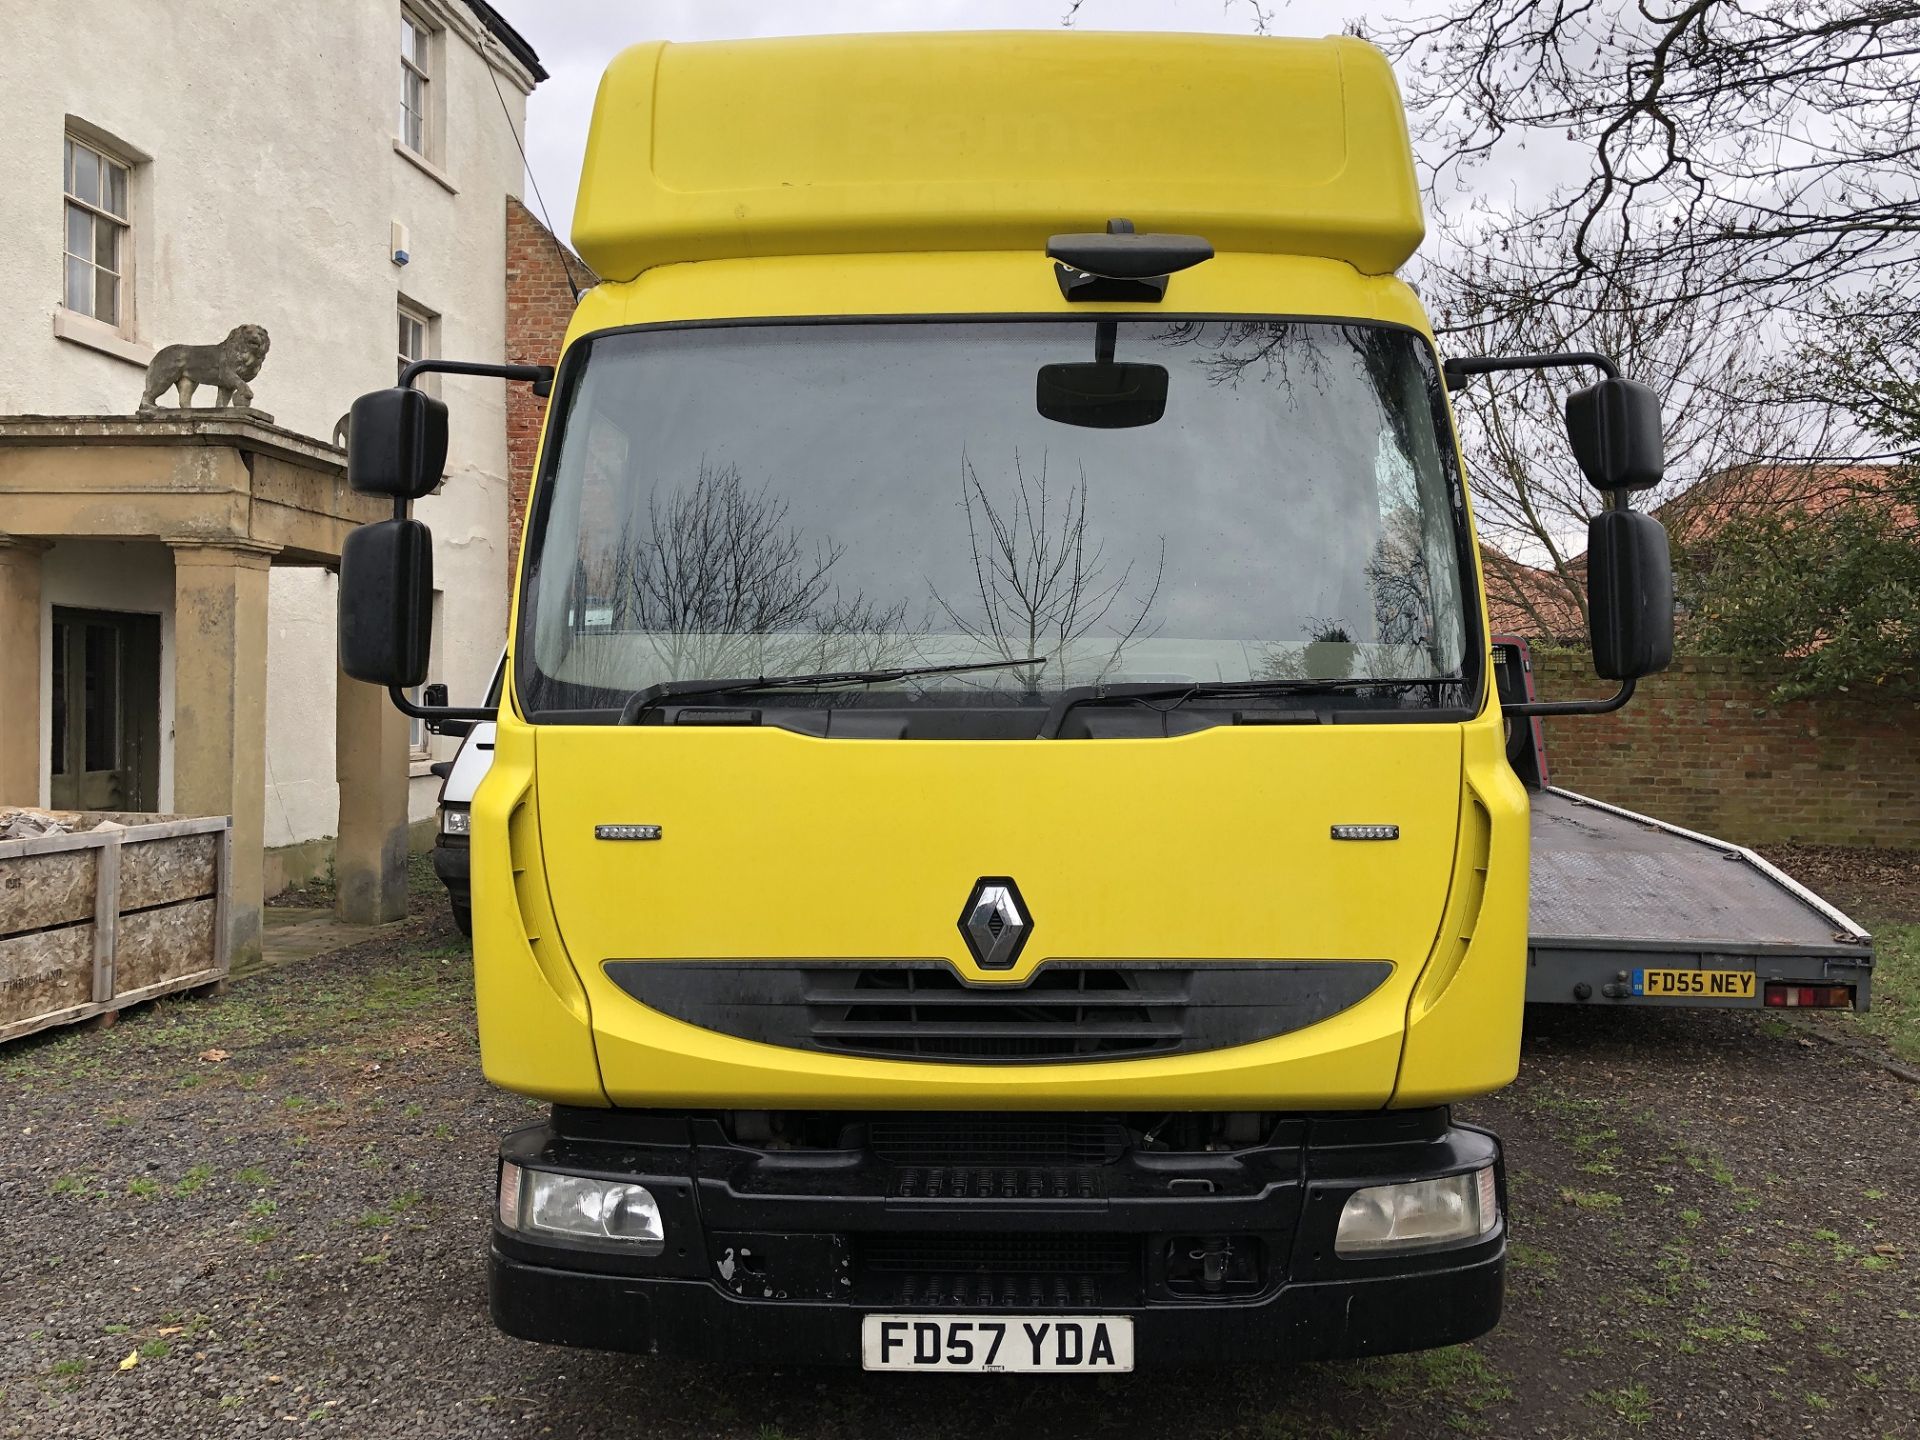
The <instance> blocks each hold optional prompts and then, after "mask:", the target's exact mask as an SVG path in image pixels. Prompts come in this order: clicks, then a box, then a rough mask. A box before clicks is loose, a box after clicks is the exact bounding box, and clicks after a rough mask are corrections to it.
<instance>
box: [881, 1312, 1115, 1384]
mask: <svg viewBox="0 0 1920 1440" xmlns="http://www.w3.org/2000/svg"><path fill="white" fill-rule="evenodd" d="M860 1364H861V1367H862V1368H863V1369H867V1370H976V1371H984V1372H986V1373H987V1374H994V1375H1007V1374H1019V1375H1025V1374H1032V1373H1034V1372H1035V1371H1041V1370H1065V1371H1070V1372H1072V1373H1074V1374H1087V1373H1089V1372H1097V1373H1102V1374H1108V1373H1117V1372H1119V1371H1122V1370H1131V1369H1133V1321H1132V1320H1131V1319H1129V1318H1128V1317H1127V1316H1125V1315H1076V1316H1072V1317H1067V1316H1054V1315H1011V1316H1008V1317H1007V1318H1006V1319H1004V1320H989V1319H985V1318H983V1317H982V1316H979V1315H868V1316H866V1317H864V1318H863V1319H862V1321H861V1323H860Z"/></svg>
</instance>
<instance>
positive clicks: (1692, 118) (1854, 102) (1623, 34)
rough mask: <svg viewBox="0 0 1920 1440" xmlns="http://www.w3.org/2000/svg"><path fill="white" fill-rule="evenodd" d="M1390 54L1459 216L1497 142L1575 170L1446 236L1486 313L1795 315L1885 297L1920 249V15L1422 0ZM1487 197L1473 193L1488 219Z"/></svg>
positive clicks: (1442, 200)
mask: <svg viewBox="0 0 1920 1440" xmlns="http://www.w3.org/2000/svg"><path fill="white" fill-rule="evenodd" d="M1382 11H1383V13H1382V14H1381V15H1380V16H1379V17H1378V18H1375V19H1372V20H1370V21H1369V22H1367V23H1365V24H1363V25H1361V26H1360V27H1358V28H1360V29H1361V30H1362V31H1363V33H1365V34H1366V35H1367V36H1368V38H1370V39H1372V40H1374V41H1375V42H1376V43H1378V44H1380V45H1381V46H1383V48H1385V49H1386V50H1387V52H1388V53H1389V55H1391V56H1392V57H1393V58H1394V60H1395V61H1396V64H1397V66H1398V68H1399V70H1400V72H1401V74H1402V77H1403V80H1404V82H1405V84H1406V88H1407V93H1408V98H1409V104H1410V108H1411V110H1412V112H1413V115H1414V119H1415V127H1416V131H1417V132H1418V133H1421V134H1422V135H1423V137H1424V139H1425V141H1426V146H1427V149H1428V160H1429V162H1430V174H1431V182H1432V183H1431V184H1430V187H1429V188H1430V192H1431V193H1432V195H1433V196H1434V199H1435V201H1436V204H1438V205H1440V206H1441V208H1443V209H1446V208H1451V206H1452V202H1454V200H1455V199H1456V197H1457V196H1458V194H1459V193H1460V192H1461V190H1462V189H1463V188H1466V187H1469V186H1471V184H1472V176H1471V172H1472V171H1473V170H1475V169H1476V168H1477V167H1479V166H1480V165H1482V164H1483V163H1484V162H1487V161H1488V160H1489V159H1490V157H1493V156H1494V155H1496V153H1504V151H1505V147H1507V146H1509V145H1514V146H1524V145H1533V146H1535V147H1541V146H1547V147H1551V146H1553V145H1557V144H1560V143H1562V142H1568V141H1570V142H1572V144H1571V145H1570V146H1569V147H1568V150H1569V158H1570V159H1571V160H1572V162H1573V163H1574V164H1576V165H1583V166H1584V172H1585V173H1584V174H1583V175H1581V176H1580V177H1579V178H1577V179H1575V180H1573V181H1572V182H1570V183H1567V184H1564V185H1561V186H1558V187H1555V188H1554V189H1553V190H1552V191H1551V193H1550V194H1548V195H1547V196H1546V197H1545V198H1544V199H1541V200H1540V201H1538V202H1537V203H1534V202H1527V201H1525V200H1522V201H1519V202H1516V203H1514V204H1510V205H1501V206H1498V207H1495V206H1490V205H1484V204H1483V208H1482V210H1481V213H1480V214H1479V215H1478V216H1477V217H1476V218H1475V219H1474V221H1473V222H1472V223H1470V224H1468V225H1466V226H1464V227H1459V228H1458V229H1457V231H1456V236H1455V238H1456V240H1463V241H1464V242H1465V243H1467V244H1468V245H1469V246H1470V247H1472V248H1474V249H1476V250H1477V252H1478V253H1479V254H1480V255H1481V256H1482V258H1484V259H1488V260H1497V261H1498V262H1499V264H1498V266H1497V267H1496V268H1495V269H1493V270H1492V271H1491V272H1490V278H1491V279H1493V280H1495V281H1497V282H1498V283H1497V291H1496V292H1495V293H1496V295H1497V297H1498V298H1500V299H1502V300H1504V301H1505V302H1506V304H1507V305H1508V306H1509V307H1511V308H1513V309H1516V310H1519V311H1527V310H1531V309H1534V308H1537V307H1538V306H1539V305H1540V304H1542V303H1553V304H1555V305H1559V306H1564V307H1567V308H1570V309H1575V308H1577V309H1581V310H1583V311H1585V312H1586V313H1593V312H1594V307H1596V306H1597V305H1600V304H1603V303H1604V302H1605V301H1606V300H1607V298H1608V290H1607V288H1606V287H1604V286H1602V287H1600V288H1595V287H1594V286H1593V285H1592V284H1591V283H1590V282H1592V281H1593V280H1594V279H1596V278H1600V279H1604V280H1606V281H1609V282H1611V283H1612V284H1615V285H1624V286H1627V287H1629V288H1630V289H1633V290H1646V289H1649V288H1657V287H1663V286H1668V285H1671V284H1672V282H1673V280H1674V277H1676V276H1680V277H1685V284H1684V286H1683V287H1682V289H1681V294H1682V295H1683V296H1689V297H1699V298H1714V297H1727V298H1729V299H1731V300H1733V301H1734V302H1735V303H1736V305H1737V307H1738V308H1739V309H1740V310H1741V312H1742V313H1744V314H1746V315H1748V316H1750V317H1751V316H1757V315H1762V314H1774V315H1778V314H1781V313H1788V312H1793V311H1797V310H1799V309H1800V308H1801V307H1802V306H1803V305H1804V304H1805V303H1806V302H1807V301H1809V300H1811V301H1815V302H1817V301H1818V300H1819V298H1820V296H1821V294H1822V293H1823V291H1825V290H1827V289H1830V288H1833V287H1836V286H1838V287H1851V286H1854V285H1857V284H1859V283H1861V282H1863V281H1871V280H1884V281H1890V282H1896V283H1898V284H1899V285H1900V287H1901V289H1902V291H1903V292H1904V294H1905V296H1906V299H1907V302H1908V303H1909V308H1911V300H1912V298H1913V295H1914V289H1913V283H1914V282H1913V281H1912V280H1911V278H1910V277H1911V274H1912V265H1913V259H1914V254H1915V241H1916V239H1917V238H1920V204H1917V203H1916V189H1917V186H1916V182H1920V111H1917V110H1916V107H1915V104H1914V97H1915V94H1916V90H1917V89H1920V0H1435V3H1429V4H1424V5H1422V6H1421V7H1420V8H1419V9H1418V10H1417V11H1415V12H1414V13H1412V14H1409V13H1408V12H1407V11H1406V10H1404V9H1393V10H1388V9H1386V7H1382ZM1485 199H1486V197H1484V196H1483V197H1482V200H1483V202H1484V201H1485Z"/></svg>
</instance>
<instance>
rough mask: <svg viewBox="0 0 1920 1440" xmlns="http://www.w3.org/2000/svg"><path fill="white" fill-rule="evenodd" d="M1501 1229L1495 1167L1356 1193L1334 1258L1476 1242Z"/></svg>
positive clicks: (1342, 1217) (1336, 1236)
mask: <svg viewBox="0 0 1920 1440" xmlns="http://www.w3.org/2000/svg"><path fill="white" fill-rule="evenodd" d="M1499 1223H1500V1201H1499V1199H1498V1196H1497V1194H1496V1192H1495V1189H1494V1183H1493V1167H1492V1166H1491V1165H1489V1166H1487V1167H1486V1168H1485V1169H1482V1170H1471V1171H1469V1172H1468V1173H1466V1174H1465V1175H1449V1176H1447V1178H1446V1179H1444V1180H1414V1181H1409V1182H1408V1183H1406V1184H1403V1185H1374V1186H1370V1187H1369V1188H1367V1189H1365V1190H1356V1191H1355V1192H1354V1193H1353V1194H1352V1195H1351V1196H1349V1197H1348V1199H1347V1203H1346V1205H1345V1206H1344V1207H1343V1208H1342V1209H1341V1211H1340V1228H1339V1229H1338V1230H1337V1231H1335V1233H1334V1237H1333V1248H1334V1253H1336V1254H1339V1255H1377V1254H1380V1253H1381V1252H1383V1251H1388V1250H1410V1249H1414V1248H1418V1247H1424V1246H1432V1245H1458V1244H1462V1243H1464V1242H1466V1241H1470V1240H1478V1239H1479V1238H1480V1237H1481V1236H1483V1235H1488V1234H1491V1233H1492V1232H1493V1227H1494V1226H1496V1225H1498V1224H1499Z"/></svg>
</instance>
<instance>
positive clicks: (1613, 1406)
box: [1587, 1385, 1653, 1430]
mask: <svg viewBox="0 0 1920 1440" xmlns="http://www.w3.org/2000/svg"><path fill="white" fill-rule="evenodd" d="M1587 1399H1589V1400H1591V1401H1592V1402H1593V1403H1594V1404H1595V1405H1598V1406H1599V1407H1600V1408H1601V1409H1603V1410H1611V1411H1612V1412H1613V1413H1614V1414H1615V1415H1616V1416H1617V1417H1619V1419H1620V1422H1621V1423H1622V1424H1624V1425H1631V1426H1633V1428H1634V1429H1636V1430H1637V1429H1639V1428H1640V1427H1641V1426H1642V1425H1645V1424H1647V1423H1648V1422H1649V1421H1651V1420H1652V1419H1653V1395H1652V1393H1651V1392H1650V1391H1648V1389H1647V1387H1646V1386H1644V1385H1620V1386H1616V1387H1615V1388H1614V1389H1612V1390H1590V1391H1588V1392H1587Z"/></svg>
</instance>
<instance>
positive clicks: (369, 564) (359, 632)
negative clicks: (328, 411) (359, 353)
mask: <svg viewBox="0 0 1920 1440" xmlns="http://www.w3.org/2000/svg"><path fill="white" fill-rule="evenodd" d="M356 408H358V407H356ZM432 642H433V536H432V535H431V534H430V533H429V532H428V530H427V527H426V526H425V525H422V524H421V523H420V522H419V521H418V520H379V521H376V522H374V523H373V524H371V525H360V526H357V527H355V528H354V529H353V530H352V531H351V532H349V534H348V535H347V538H346V541H345V542H344V543H343V544H342V545H341V547H340V668H341V669H342V670H344V671H346V672H347V674H348V675H350V676H352V677H353V678H354V679H355V680H364V681H365V682H366V683H367V684H369V685H382V686H395V685H397V686H399V687H400V688H401V689H406V688H407V687H408V686H412V685H418V684H421V683H422V682H423V681H425V680H426V678H427V659H428V650H429V648H430V646H431V645H432Z"/></svg>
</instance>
